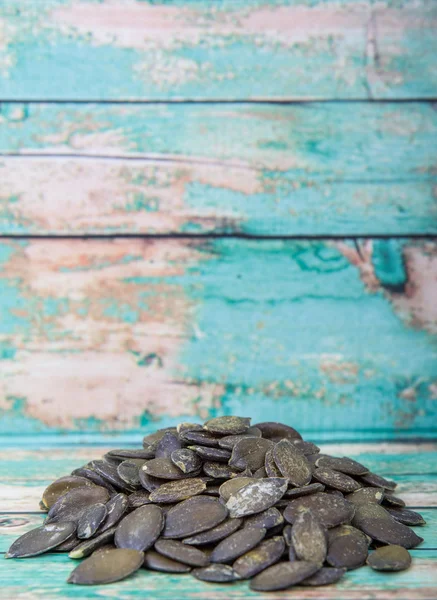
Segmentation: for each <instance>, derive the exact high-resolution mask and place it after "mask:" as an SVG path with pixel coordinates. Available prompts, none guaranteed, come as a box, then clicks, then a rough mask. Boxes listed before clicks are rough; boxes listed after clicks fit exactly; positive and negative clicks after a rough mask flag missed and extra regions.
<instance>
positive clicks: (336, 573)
mask: <svg viewBox="0 0 437 600" xmlns="http://www.w3.org/2000/svg"><path fill="white" fill-rule="evenodd" d="M345 573H346V569H336V568H334V567H322V568H321V569H320V570H319V571H317V573H315V574H314V575H311V577H308V578H307V579H304V580H303V581H301V582H300V585H310V586H312V587H314V586H318V585H330V584H331V583H337V581H340V579H341V578H342V577H343V575H344V574H345Z"/></svg>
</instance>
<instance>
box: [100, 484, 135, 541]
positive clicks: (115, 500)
mask: <svg viewBox="0 0 437 600" xmlns="http://www.w3.org/2000/svg"><path fill="white" fill-rule="evenodd" d="M128 507H129V500H128V497H127V496H126V494H122V493H120V494H116V495H115V496H113V497H112V498H111V499H110V500H109V501H108V502H107V503H106V511H107V516H106V520H105V522H104V523H103V525H102V526H101V527H100V533H102V532H103V531H106V530H107V529H111V527H113V526H114V525H116V524H117V523H118V522H119V521H120V519H121V518H122V516H123V515H124V513H125V512H126V511H127V509H128Z"/></svg>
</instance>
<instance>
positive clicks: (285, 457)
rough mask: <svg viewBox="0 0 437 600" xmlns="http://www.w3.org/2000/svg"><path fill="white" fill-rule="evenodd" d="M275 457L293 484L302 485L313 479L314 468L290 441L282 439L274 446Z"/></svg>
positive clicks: (281, 469) (283, 472) (283, 473)
mask: <svg viewBox="0 0 437 600" xmlns="http://www.w3.org/2000/svg"><path fill="white" fill-rule="evenodd" d="M273 458H274V459H275V463H276V465H277V467H278V469H279V470H280V472H281V473H282V475H283V476H284V477H286V478H287V479H288V481H289V482H290V483H291V485H293V486H295V487H302V486H304V485H307V484H308V483H310V481H311V476H312V469H311V466H310V464H309V463H308V461H307V459H306V457H305V456H304V455H303V454H302V453H301V452H299V450H298V449H297V448H296V447H295V446H294V445H293V444H292V443H291V442H290V440H281V441H280V442H278V443H277V444H275V447H274V448H273Z"/></svg>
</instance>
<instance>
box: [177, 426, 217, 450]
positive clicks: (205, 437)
mask: <svg viewBox="0 0 437 600" xmlns="http://www.w3.org/2000/svg"><path fill="white" fill-rule="evenodd" d="M179 437H180V439H181V440H182V441H183V442H187V443H190V444H196V445H199V446H211V447H212V448H218V447H219V440H220V437H219V436H217V435H214V434H213V433H210V432H209V431H205V430H204V429H202V430H201V431H199V430H198V429H190V430H188V431H184V432H183V433H181V434H179Z"/></svg>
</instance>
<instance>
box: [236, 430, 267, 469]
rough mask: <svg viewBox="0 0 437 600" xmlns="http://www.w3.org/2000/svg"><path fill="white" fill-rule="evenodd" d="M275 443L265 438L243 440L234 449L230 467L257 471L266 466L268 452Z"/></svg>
mask: <svg viewBox="0 0 437 600" xmlns="http://www.w3.org/2000/svg"><path fill="white" fill-rule="evenodd" d="M272 445H273V442H271V441H270V440H265V439H263V438H255V437H247V438H243V439H241V440H240V441H239V442H237V443H236V444H235V446H234V447H233V449H232V456H231V457H230V459H229V465H230V466H231V467H234V468H235V469H240V470H241V471H242V470H243V469H246V468H247V469H250V470H251V471H256V470H257V469H260V468H261V467H263V466H264V462H265V456H266V452H267V451H268V450H269V449H270V448H271V447H272Z"/></svg>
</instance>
